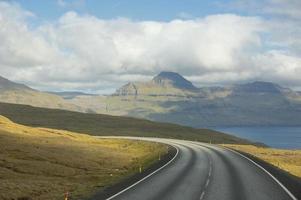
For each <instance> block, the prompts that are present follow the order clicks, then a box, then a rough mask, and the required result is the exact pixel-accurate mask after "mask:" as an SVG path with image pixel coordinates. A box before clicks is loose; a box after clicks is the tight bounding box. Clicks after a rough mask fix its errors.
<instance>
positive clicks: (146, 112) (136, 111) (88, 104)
mask: <svg viewBox="0 0 301 200" xmlns="http://www.w3.org/2000/svg"><path fill="white" fill-rule="evenodd" d="M0 88H1V89H0V102H8V103H18V104H27V105H32V106H38V107H46V108H59V109H65V110H72V111H80V112H88V113H100V114H108V115H114V116H131V117H136V118H144V119H149V120H154V121H160V122H171V123H178V124H181V125H187V126H193V127H211V126H273V125H279V126H280V125H284V126H290V125H301V94H300V92H296V91H293V90H291V89H289V88H285V87H282V86H280V85H278V84H276V83H271V82H264V81H255V82H251V83H243V84H235V85H229V86H225V87H221V86H220V87H201V88H197V87H195V86H194V85H193V84H192V83H191V82H189V81H188V80H187V79H185V78H184V77H182V76H181V75H180V74H178V73H175V72H161V73H159V74H158V75H156V76H155V77H154V78H153V79H151V80H149V81H145V82H130V83H127V84H125V85H123V86H122V87H120V88H119V89H117V90H116V92H115V93H113V94H112V95H107V96H101V95H89V94H83V93H78V92H63V93H56V94H53V93H52V94H49V93H45V92H40V91H37V90H34V89H31V88H29V87H27V86H25V85H22V84H17V83H14V82H11V81H9V80H7V79H4V78H2V79H0Z"/></svg>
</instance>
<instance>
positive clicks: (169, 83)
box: [152, 72, 197, 90]
mask: <svg viewBox="0 0 301 200" xmlns="http://www.w3.org/2000/svg"><path fill="white" fill-rule="evenodd" d="M152 82H153V83H155V84H157V85H159V86H161V87H174V88H179V89H183V90H196V89H197V88H196V87H195V86H194V85H193V84H192V83H191V82H190V81H188V80H187V79H185V78H184V77H183V76H181V75H180V74H178V73H175V72H161V73H160V74H158V75H157V76H155V77H154V78H153V80H152Z"/></svg>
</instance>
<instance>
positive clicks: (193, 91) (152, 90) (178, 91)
mask: <svg viewBox="0 0 301 200" xmlns="http://www.w3.org/2000/svg"><path fill="white" fill-rule="evenodd" d="M197 91H198V88H196V87H195V86H194V85H193V84H192V83H191V82H189V81H188V80H186V79H185V78H184V77H182V76H181V75H179V74H178V73H175V72H161V73H160V74H158V75H157V76H155V77H154V78H153V79H152V80H151V81H147V82H130V83H127V84H126V85H124V86H122V87H121V88H119V89H117V90H116V92H115V93H114V94H113V95H115V96H138V95H139V96H174V97H185V96H191V95H199V93H197Z"/></svg>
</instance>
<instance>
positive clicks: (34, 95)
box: [0, 77, 85, 111]
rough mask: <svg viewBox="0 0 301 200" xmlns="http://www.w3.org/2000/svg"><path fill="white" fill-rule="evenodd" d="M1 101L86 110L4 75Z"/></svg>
mask: <svg viewBox="0 0 301 200" xmlns="http://www.w3.org/2000/svg"><path fill="white" fill-rule="evenodd" d="M0 102H6V103H17V104H26V105H32V106H37V107H46V108H59V109H67V110H74V111H85V110H84V109H83V108H81V107H80V106H77V105H74V104H72V103H69V102H66V101H65V100H64V99H63V98H62V97H60V96H58V95H54V94H49V93H46V92H40V91H38V90H34V89H32V88H30V87H28V86H26V85H24V84H19V83H15V82H12V81H10V80H8V79H6V78H3V77H0Z"/></svg>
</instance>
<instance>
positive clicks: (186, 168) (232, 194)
mask: <svg viewBox="0 0 301 200" xmlns="http://www.w3.org/2000/svg"><path fill="white" fill-rule="evenodd" d="M145 140H152V141H157V142H164V143H167V144H170V145H173V146H174V147H176V148H177V149H178V152H177V154H176V156H175V157H174V158H173V160H171V161H170V162H169V163H167V164H166V165H165V166H163V167H162V168H160V169H158V170H157V171H155V172H154V173H152V174H150V175H149V176H148V177H145V178H144V179H142V180H140V181H139V182H137V183H135V184H134V185H131V186H130V187H128V188H126V189H125V190H123V191H121V192H119V193H117V194H115V195H113V196H111V197H110V198H108V199H107V200H111V199H114V200H121V199H122V200H148V199H152V200H160V199H164V200H249V199H250V200H251V199H252V200H292V199H296V198H295V197H294V196H293V195H292V194H290V192H289V191H286V188H285V187H284V186H282V185H281V183H279V182H277V180H275V179H274V178H273V177H272V176H271V175H269V174H268V173H267V172H266V171H264V170H263V169H261V168H260V167H259V166H256V165H255V164H254V163H253V162H252V161H250V160H248V159H247V158H245V157H243V156H242V155H240V154H238V153H236V152H233V151H230V150H228V149H224V148H222V147H218V146H215V145H209V144H204V143H197V142H189V141H182V140H169V139H145Z"/></svg>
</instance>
